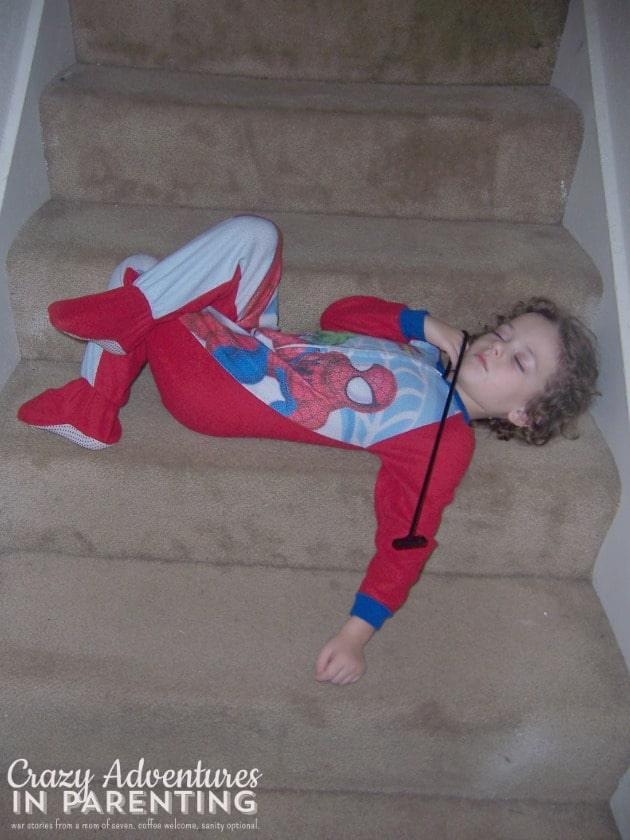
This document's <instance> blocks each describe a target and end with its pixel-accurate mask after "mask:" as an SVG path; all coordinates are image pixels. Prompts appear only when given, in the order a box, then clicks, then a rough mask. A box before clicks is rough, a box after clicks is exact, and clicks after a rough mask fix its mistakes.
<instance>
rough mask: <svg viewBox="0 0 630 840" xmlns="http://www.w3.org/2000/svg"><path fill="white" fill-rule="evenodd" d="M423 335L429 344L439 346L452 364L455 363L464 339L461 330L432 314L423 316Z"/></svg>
mask: <svg viewBox="0 0 630 840" xmlns="http://www.w3.org/2000/svg"><path fill="white" fill-rule="evenodd" d="M424 337H425V338H426V340H427V341H428V342H429V344H434V345H435V346H436V347H439V349H440V350H442V351H443V352H444V353H446V355H447V356H448V357H449V359H450V360H451V363H452V364H456V363H457V357H458V356H459V351H460V349H461V346H462V341H463V340H464V334H463V333H462V331H461V330H458V329H455V327H452V326H451V325H450V324H447V323H446V322H445V321H440V320H438V318H434V317H433V316H432V315H426V316H425V318H424Z"/></svg>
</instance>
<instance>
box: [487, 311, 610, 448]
mask: <svg viewBox="0 0 630 840" xmlns="http://www.w3.org/2000/svg"><path fill="white" fill-rule="evenodd" d="M530 312H534V313H536V314H538V315H542V316H543V317H544V318H546V319H547V320H548V321H550V322H551V323H552V324H554V325H555V326H556V327H557V329H558V335H559V338H560V358H559V360H558V366H557V369H556V371H555V373H554V374H553V375H552V376H551V377H550V378H549V380H548V382H547V384H546V385H545V388H544V390H543V392H542V394H540V395H539V396H537V397H534V398H533V399H532V400H530V402H529V403H528V404H527V405H526V406H525V410H526V412H527V416H528V418H529V422H528V424H527V425H526V426H523V427H518V426H514V425H513V424H512V423H510V422H509V420H504V419H501V418H490V419H489V420H486V421H481V422H485V423H487V425H488V426H489V428H490V430H491V431H492V432H494V434H496V435H497V437H498V438H499V439H500V440H510V439H512V438H517V439H520V440H522V441H524V442H525V443H531V444H537V445H539V446H540V445H542V444H544V443H547V441H548V440H550V439H551V438H552V437H554V436H555V435H557V434H561V435H563V436H564V437H572V438H575V437H577V432H576V430H575V422H576V420H577V418H578V417H579V416H580V415H581V414H583V413H584V412H585V411H586V410H587V409H588V408H589V406H590V405H591V403H592V401H593V399H594V397H595V396H597V395H598V394H599V392H598V391H597V389H596V382H597V376H598V373H599V371H598V367H597V352H596V339H595V336H594V335H593V333H592V332H591V331H590V330H589V329H588V328H587V327H586V326H585V325H584V324H583V323H582V321H580V319H579V318H576V317H575V316H574V315H571V314H570V313H569V312H567V311H566V310H564V309H562V308H561V307H560V306H558V305H557V304H556V303H554V302H553V301H551V300H548V299H547V298H542V297H533V298H530V299H529V300H527V301H525V302H522V301H521V302H519V303H517V304H516V306H514V308H513V309H512V311H511V312H509V313H508V314H505V315H496V316H495V324H494V326H491V327H486V328H485V329H484V330H483V332H484V333H485V332H492V330H493V329H496V327H498V326H500V325H501V324H503V323H505V322H506V321H511V320H513V319H514V318H517V317H518V316H519V315H526V314H527V313H530Z"/></svg>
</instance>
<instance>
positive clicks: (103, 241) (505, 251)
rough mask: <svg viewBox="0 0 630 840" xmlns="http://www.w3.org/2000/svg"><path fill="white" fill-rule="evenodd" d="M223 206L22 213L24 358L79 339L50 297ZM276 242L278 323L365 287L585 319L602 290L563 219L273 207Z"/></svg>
mask: <svg viewBox="0 0 630 840" xmlns="http://www.w3.org/2000/svg"><path fill="white" fill-rule="evenodd" d="M228 215H230V212H229V211H225V210H224V211H218V210H201V209H188V208H173V207H147V208H144V207H129V206H114V205H100V204H90V203H82V202H59V201H52V202H49V203H48V204H46V205H44V207H42V208H41V210H40V211H39V212H38V213H37V214H36V215H35V216H34V217H33V218H32V219H31V220H30V221H29V223H28V224H27V225H26V226H25V228H24V229H23V231H22V232H21V234H20V236H19V237H18V239H17V240H16V242H15V243H14V244H13V247H12V249H11V253H10V255H9V259H8V271H9V275H10V278H11V294H12V304H13V309H14V313H15V319H16V325H17V329H18V334H19V336H20V347H21V351H22V355H23V356H24V357H25V358H49V359H57V360H65V361H71V360H75V361H76V360H78V359H79V358H80V357H81V354H82V352H83V346H82V345H81V344H80V343H78V342H73V341H70V340H69V339H68V338H67V337H66V336H63V335H61V334H60V333H57V332H56V331H55V330H53V329H52V327H51V326H50V324H49V323H48V319H47V314H46V307H47V306H48V304H49V303H50V302H51V301H52V300H56V299H58V298H64V297H74V296H76V295H80V294H85V293H88V292H95V291H100V290H102V289H104V288H105V285H106V283H107V278H108V277H109V274H110V272H111V270H112V269H113V267H114V266H115V265H116V264H117V263H118V262H119V261H120V260H121V259H123V258H124V257H125V256H128V255H130V254H134V253H138V252H143V253H149V254H155V255H156V256H158V257H163V256H165V255H166V254H167V253H169V252H171V251H173V250H175V249H176V248H177V247H179V246H180V245H182V244H184V243H185V242H186V241H188V240H189V239H192V237H193V236H195V235H196V234H198V233H200V232H201V231H202V230H205V229H206V228H207V227H209V226H210V225H212V224H215V223H216V222H218V221H220V220H221V219H223V218H225V217H226V216H228ZM270 217H271V218H272V219H273V220H274V221H275V222H276V223H277V224H278V226H279V227H280V229H281V230H282V232H283V239H284V271H283V280H282V288H281V294H280V297H281V322H282V327H283V329H286V330H288V331H301V330H306V329H310V328H312V327H314V326H316V325H317V323H318V321H319V315H320V314H321V312H322V311H323V310H324V308H325V307H326V306H327V305H328V304H329V303H331V302H332V301H333V300H335V299H337V298H339V297H343V296H345V295H351V294H372V295H379V296H381V297H387V298H390V299H393V300H401V301H404V302H406V303H408V304H409V305H410V306H415V307H426V308H428V309H429V310H431V311H432V312H434V313H435V314H436V315H437V316H438V317H442V318H446V319H447V320H449V319H450V321H451V322H452V323H455V324H459V325H461V326H462V327H466V328H468V329H470V330H477V329H479V328H481V327H482V326H483V325H484V324H485V323H487V321H488V319H489V318H490V316H491V315H492V313H494V312H501V311H505V310H508V309H509V308H510V307H511V306H512V305H513V303H514V302H515V301H517V300H521V299H524V298H527V297H528V296H530V295H546V296H550V297H552V298H554V299H555V300H557V301H558V302H559V303H562V304H564V305H566V306H569V307H570V308H571V310H572V311H576V312H577V313H579V314H581V315H582V316H583V317H585V318H586V319H587V320H590V319H591V318H592V316H593V312H594V309H595V307H596V305H597V303H598V301H599V298H600V295H601V279H600V276H599V274H598V272H597V270H596V269H595V267H594V265H593V263H592V262H591V260H590V259H589V258H588V257H587V256H586V254H585V253H584V251H583V250H582V249H581V248H580V247H579V246H578V245H577V243H576V242H575V240H573V239H572V238H571V236H570V235H569V234H568V233H567V231H566V230H564V228H562V227H560V226H555V225H554V226H552V225H516V224H505V223H501V224H498V223H489V222H439V221H422V220H410V219H386V218H379V219H374V218H357V217H350V216H333V215H302V214H291V213H273V214H270Z"/></svg>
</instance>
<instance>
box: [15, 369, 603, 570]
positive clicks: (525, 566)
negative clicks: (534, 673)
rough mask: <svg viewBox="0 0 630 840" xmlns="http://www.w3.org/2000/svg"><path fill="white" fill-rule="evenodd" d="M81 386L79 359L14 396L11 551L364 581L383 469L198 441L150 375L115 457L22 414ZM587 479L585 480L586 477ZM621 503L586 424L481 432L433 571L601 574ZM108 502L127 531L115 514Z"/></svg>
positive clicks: (271, 446) (38, 373)
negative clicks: (570, 432) (32, 424)
mask: <svg viewBox="0 0 630 840" xmlns="http://www.w3.org/2000/svg"><path fill="white" fill-rule="evenodd" d="M77 375H78V370H77V367H76V366H75V365H73V364H61V363H52V362H28V361H23V362H22V363H21V364H20V367H19V368H18V371H17V372H16V374H15V375H14V376H13V377H12V379H11V380H10V381H9V384H8V385H7V388H6V389H5V392H4V393H3V395H2V400H1V401H0V406H1V415H0V416H1V417H2V426H3V429H4V434H3V439H2V442H1V444H0V450H1V451H2V458H3V464H4V482H3V487H2V490H1V491H0V493H1V495H2V500H1V502H0V508H1V509H2V511H3V520H4V521H3V541H4V542H5V544H6V545H8V546H14V547H15V548H20V549H21V550H37V549H38V548H41V547H46V548H47V549H49V550H54V551H57V552H68V553H69V554H75V555H76V554H82V553H85V552H86V551H87V552H88V553H94V554H97V555H101V556H117V557H129V558H133V557H136V556H138V555H142V556H152V557H156V558H161V559H165V560H167V559H171V560H173V561H174V562H177V561H178V560H180V559H188V560H194V561H196V562H202V563H211V564H215V565H216V564H226V563H228V564H229V563H238V564H245V565H249V566H255V565H261V564H262V565H272V566H290V567H306V568H332V569H335V568H338V569H347V570H353V571H354V572H355V574H356V585H357V586H358V584H359V583H360V580H361V578H362V576H363V572H364V570H365V568H366V565H367V562H368V561H369V558H370V556H371V554H372V552H373V533H374V515H373V508H372V488H373V485H374V480H375V477H376V473H377V469H378V461H377V459H376V458H373V457H372V456H371V455H370V454H369V453H362V452H359V453H357V452H345V451H341V450H336V449H330V448H328V447H322V448H320V447H311V446H305V445H301V444H288V443H285V442H283V441H260V440H226V439H214V438H208V437H204V436H202V435H198V434H195V433H194V432H191V431H189V430H188V429H185V428H184V427H182V426H180V425H179V424H178V423H177V422H176V421H175V420H173V419H172V418H171V417H170V415H168V414H167V413H166V411H165V410H164V408H163V407H162V405H161V402H160V400H159V397H158V395H157V392H156V390H155V387H154V385H153V382H152V379H151V377H150V375H149V374H148V372H146V373H145V374H143V375H142V376H141V377H140V380H139V381H138V382H137V383H136V384H135V386H134V390H133V393H132V398H131V400H130V402H129V404H128V405H127V406H126V407H125V408H124V409H123V411H122V412H121V421H122V425H123V429H124V434H123V438H122V441H121V442H120V443H119V444H117V445H116V446H114V447H111V448H110V449H108V450H106V451H104V452H98V453H94V452H89V451H87V450H84V449H82V448H80V447H77V446H75V445H74V444H71V443H69V442H67V441H65V440H62V439H60V438H58V437H57V436H56V435H53V434H51V433H48V432H43V431H41V430H33V429H29V428H28V427H26V426H24V425H23V424H21V423H20V422H19V421H17V420H16V419H15V415H16V411H17V407H18V406H19V404H21V402H23V401H24V400H26V399H28V398H30V397H32V396H34V395H35V394H37V393H39V392H40V391H41V390H43V389H44V388H46V387H56V386H59V385H61V384H63V383H64V382H65V381H68V380H70V379H73V378H75V377H76V376H77ZM95 474H97V475H98V481H97V482H95ZM583 475H588V478H589V480H588V483H587V482H582V481H577V480H576V477H577V476H583ZM420 480H421V477H419V479H418V483H419V484H420ZM566 487H571V493H570V494H569V493H567V492H566V489H565V488H566ZM618 492H619V489H618V477H617V472H616V469H615V466H614V462H613V461H612V457H611V455H610V452H609V451H608V449H607V447H606V446H605V443H604V441H603V439H602V437H601V434H600V433H599V431H598V430H597V428H596V426H595V425H594V423H593V422H592V420H591V419H590V418H588V417H587V418H585V419H584V421H583V423H582V426H581V436H580V438H579V439H578V440H575V441H569V440H563V439H559V440H554V441H552V442H550V443H549V444H548V445H547V446H545V447H526V446H524V445H519V444H515V443H505V442H501V441H495V440H494V439H491V438H489V437H488V435H487V432H486V431H484V430H479V431H478V432H477V452H476V455H475V458H474V459H473V464H472V466H471V468H470V470H469V472H468V474H467V475H466V476H465V478H464V480H463V482H462V484H461V485H460V488H459V489H458V492H457V497H456V500H455V503H454V504H453V505H451V506H450V507H449V508H448V509H447V511H446V512H445V515H444V520H443V523H442V527H441V529H440V533H439V535H438V539H439V541H440V547H439V548H438V549H437V550H436V552H435V553H434V554H433V556H432V558H431V560H430V566H431V569H432V570H433V571H439V572H443V573H448V574H463V575H481V576H483V575H487V574H505V575H548V576H552V577H558V578H561V577H584V576H588V575H589V573H590V570H591V567H592V564H593V562H594V559H595V556H596V553H597V551H598V548H599V546H600V544H601V541H602V539H603V537H604V535H605V533H606V531H607V528H608V527H609V524H610V520H611V518H612V516H613V515H614V510H615V508H616V504H617V500H618ZM234 499H238V500H239V504H238V505H234V502H233V500H234ZM110 504H113V505H114V509H115V511H116V517H115V522H114V521H112V520H111V519H110V518H109V517H105V518H103V510H104V509H107V508H108V507H109V505H110ZM324 522H325V523H326V528H325V529H323V528H322V525H323V523H324ZM69 523H71V525H70V527H69ZM278 523H283V525H282V527H280V528H279V526H278Z"/></svg>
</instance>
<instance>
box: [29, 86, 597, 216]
mask: <svg viewBox="0 0 630 840" xmlns="http://www.w3.org/2000/svg"><path fill="white" fill-rule="evenodd" d="M549 116H550V119H549V120H547V119H546V118H545V114H544V110H543V111H541V112H540V114H539V117H538V118H537V119H536V121H532V119H531V116H530V115H529V113H528V114H526V115H523V114H520V113H519V112H518V111H517V112H516V113H515V114H512V113H509V112H505V113H503V114H501V113H499V114H495V113H493V111H492V109H488V110H484V109H483V108H482V109H481V110H479V107H478V106H477V105H476V104H474V103H473V104H471V107H470V108H469V109H464V110H463V111H462V108H461V105H460V103H458V105H457V108H454V109H452V110H451V109H450V108H449V107H447V108H446V110H444V112H443V113H440V112H438V113H435V112H427V113H425V114H423V113H416V114H415V115H414V114H413V113H406V114H402V115H397V114H396V113H374V112H371V113H367V114H361V113H350V112H348V111H341V112H340V111H328V110H319V111H318V110H312V109H310V108H308V107H304V108H293V109H288V110H287V109H270V108H267V107H265V106H264V103H263V104H261V105H258V106H257V107H247V108H241V107H232V106H230V105H226V104H221V105H213V104H210V103H208V104H205V105H198V104H194V103H187V102H179V103H177V102H172V101H170V99H169V98H168V97H164V99H163V101H157V102H155V101H153V102H149V103H147V102H145V101H142V98H141V97H134V98H132V97H129V98H126V97H125V96H124V95H118V94H116V93H114V92H111V93H109V94H106V93H104V92H103V91H99V93H98V95H91V94H90V93H87V92H83V91H80V90H78V89H76V88H74V87H73V86H72V85H64V84H62V83H59V84H56V85H53V86H52V87H51V88H50V89H49V91H48V93H47V94H46V95H45V96H44V99H43V103H42V121H43V126H44V136H45V143H46V150H47V158H48V161H49V173H50V183H51V190H52V194H53V197H55V198H65V199H78V200H88V201H104V202H109V203H123V204H144V205H165V204H172V205H180V206H190V207H208V206H214V207H216V206H220V207H225V208H233V209H235V210H240V209H242V208H247V207H256V208H257V209H258V210H259V211H262V212H271V211H274V210H275V211H280V210H289V211H296V212H313V213H320V212H321V213H323V212H326V213H355V214H360V215H369V216H398V217H420V218H440V219H489V220H498V221H518V222H541V223H555V222H558V221H559V220H560V219H561V217H562V212H563V208H564V202H565V199H566V194H567V191H568V187H569V185H570V182H571V178H572V174H573V169H574V166H575V155H576V154H577V150H578V148H579V138H580V131H581V129H580V125H579V120H578V119H577V114H575V113H571V118H569V119H567V118H564V116H563V115H559V114H558V113H557V111H556V109H555V108H554V109H552V112H551V114H550V115H549Z"/></svg>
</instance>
